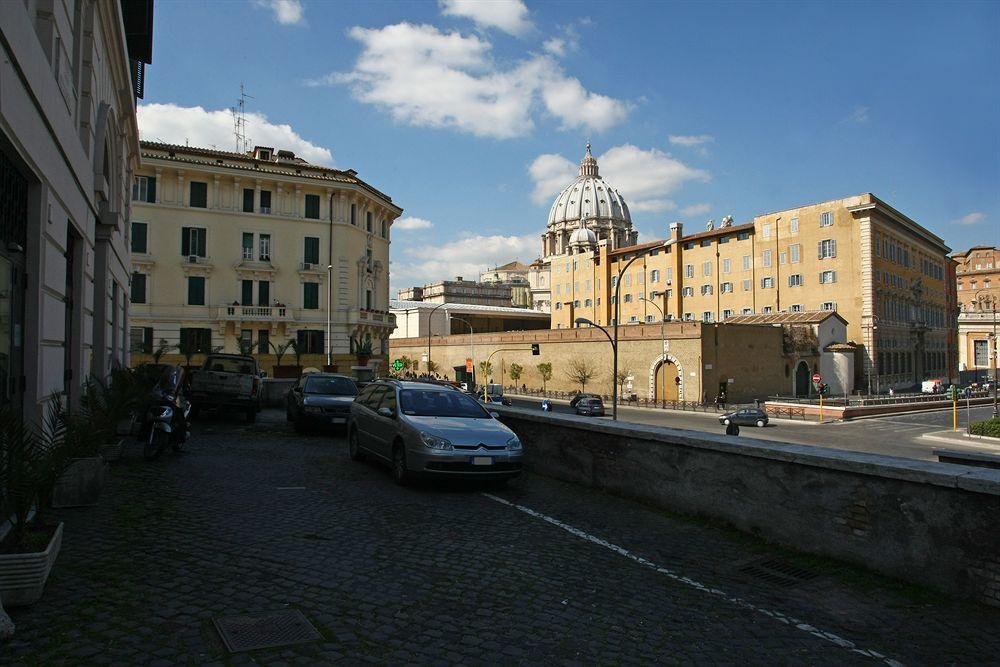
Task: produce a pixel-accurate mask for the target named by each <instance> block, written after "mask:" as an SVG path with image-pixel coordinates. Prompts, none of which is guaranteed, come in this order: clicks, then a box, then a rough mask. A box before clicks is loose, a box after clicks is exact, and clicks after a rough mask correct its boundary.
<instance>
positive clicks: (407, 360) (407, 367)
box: [399, 354, 413, 373]
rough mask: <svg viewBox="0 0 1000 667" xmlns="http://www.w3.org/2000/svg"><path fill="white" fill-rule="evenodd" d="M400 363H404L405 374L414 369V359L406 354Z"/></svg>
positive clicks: (400, 359)
mask: <svg viewBox="0 0 1000 667" xmlns="http://www.w3.org/2000/svg"><path fill="white" fill-rule="evenodd" d="M399 361H400V362H402V364H403V372H404V373H406V372H408V371H409V370H410V369H411V368H413V359H410V358H409V357H408V356H406V355H405V354H404V355H403V356H401V357H400V358H399Z"/></svg>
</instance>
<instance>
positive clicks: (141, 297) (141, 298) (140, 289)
mask: <svg viewBox="0 0 1000 667" xmlns="http://www.w3.org/2000/svg"><path fill="white" fill-rule="evenodd" d="M131 292H132V294H131V296H132V303H146V274H144V273H133V274H132V290H131Z"/></svg>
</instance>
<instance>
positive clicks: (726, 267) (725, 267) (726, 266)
mask: <svg viewBox="0 0 1000 667" xmlns="http://www.w3.org/2000/svg"><path fill="white" fill-rule="evenodd" d="M732 268H733V262H732V260H729V259H724V260H722V272H723V273H729V272H730V271H732Z"/></svg>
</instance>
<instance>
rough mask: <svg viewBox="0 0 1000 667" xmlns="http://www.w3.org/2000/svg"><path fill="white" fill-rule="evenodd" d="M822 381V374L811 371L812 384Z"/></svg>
mask: <svg viewBox="0 0 1000 667" xmlns="http://www.w3.org/2000/svg"><path fill="white" fill-rule="evenodd" d="M822 381H823V378H822V376H820V374H819V373H813V384H819V383H820V382H822Z"/></svg>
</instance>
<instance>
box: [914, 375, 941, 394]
mask: <svg viewBox="0 0 1000 667" xmlns="http://www.w3.org/2000/svg"><path fill="white" fill-rule="evenodd" d="M920 391H921V393H924V394H940V393H941V392H942V391H944V381H943V380H942V379H941V378H931V379H930V380H924V381H923V382H922V383H921V384H920Z"/></svg>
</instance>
